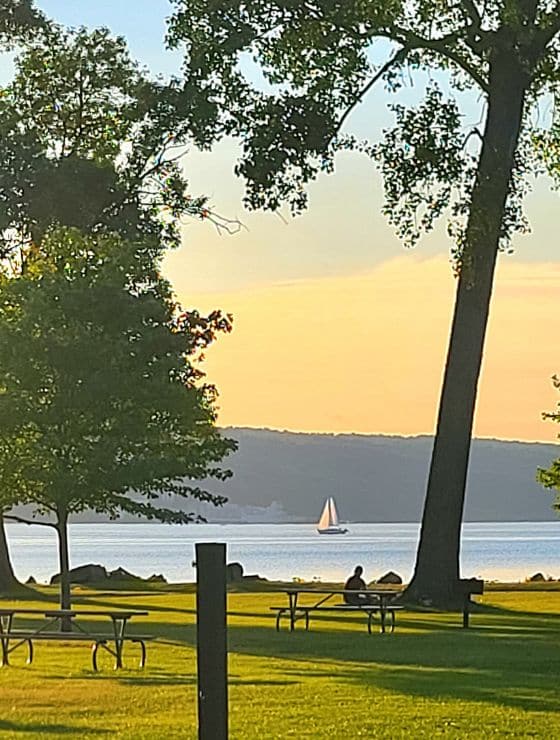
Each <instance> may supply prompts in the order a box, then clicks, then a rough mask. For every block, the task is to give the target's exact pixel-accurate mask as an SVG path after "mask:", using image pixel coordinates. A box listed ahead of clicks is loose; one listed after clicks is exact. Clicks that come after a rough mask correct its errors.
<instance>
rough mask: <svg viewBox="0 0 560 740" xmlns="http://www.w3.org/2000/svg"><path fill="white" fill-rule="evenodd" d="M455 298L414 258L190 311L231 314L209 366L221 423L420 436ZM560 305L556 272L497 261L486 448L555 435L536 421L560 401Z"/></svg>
mask: <svg viewBox="0 0 560 740" xmlns="http://www.w3.org/2000/svg"><path fill="white" fill-rule="evenodd" d="M454 291H455V281H454V278H453V277H452V274H451V269H450V266H449V264H448V261H447V260H446V259H445V258H442V257H438V258H430V259H424V260H423V259H420V258H418V257H417V256H415V255H408V256H405V257H399V258H396V259H393V260H390V261H388V262H385V263H383V264H381V265H380V266H379V267H377V268H376V269H374V270H372V271H370V272H368V273H367V274H359V275H354V276H341V277H332V278H318V279H311V280H298V281H289V282H284V283H276V284H270V285H266V286H261V287H259V288H257V289H254V290H251V291H249V290H244V291H236V292H225V293H212V294H208V293H198V294H192V293H191V294H190V295H189V300H188V301H186V300H185V304H188V305H192V306H197V307H198V308H200V309H203V310H208V309H211V308H214V307H220V308H222V309H224V310H227V311H231V312H232V313H233V314H234V316H235V328H234V331H233V333H232V334H231V335H230V336H227V337H222V338H220V340H219V341H218V342H217V344H216V345H215V347H213V348H211V350H210V351H209V352H208V357H207V363H206V369H207V372H208V376H209V379H210V380H211V381H212V382H215V383H216V384H217V386H218V388H219V390H220V394H221V395H220V407H221V411H220V419H219V421H220V423H221V424H222V425H224V426H226V425H227V426H229V425H246V426H254V427H260V426H267V427H273V428H280V429H295V430H304V431H335V432H336V431H338V432H341V431H354V432H368V433H385V434H420V433H431V432H433V430H434V425H435V418H436V413H437V402H438V397H439V389H440V383H441V377H442V370H443V366H444V361H445V352H446V348H447V338H448V333H449V325H450V318H451V314H452V308H453V298H454ZM179 297H180V298H181V296H179ZM184 298H186V297H184ZM559 298H560V265H557V264H539V263H533V264H521V263H519V262H517V263H513V262H511V261H509V262H508V260H507V258H502V261H501V264H500V266H499V269H498V275H497V283H496V290H495V296H494V301H493V307H492V311H491V318H490V324H489V329H488V336H487V344H486V353H485V358H484V365H483V373H482V378H481V383H480V395H479V404H478V412H477V418H476V428H475V433H476V434H477V435H478V436H486V437H490V436H491V437H500V438H508V439H529V440H536V439H538V440H546V441H551V440H553V439H554V438H555V436H556V433H557V431H560V429H558V430H557V429H556V428H555V425H554V424H551V423H550V422H548V423H544V422H542V421H541V412H542V411H543V410H551V409H552V408H554V406H555V404H556V402H557V398H556V394H555V392H554V390H553V389H552V387H551V384H550V376H551V375H552V374H553V373H554V372H560V350H559V348H558V342H557V341H556V337H557V336H558V334H559V329H560V318H559V312H558V302H559Z"/></svg>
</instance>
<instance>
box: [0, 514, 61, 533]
mask: <svg viewBox="0 0 560 740" xmlns="http://www.w3.org/2000/svg"><path fill="white" fill-rule="evenodd" d="M3 517H4V519H9V520H10V521H12V522H18V523H19V524H28V525H29V526H33V525H37V526H39V527H51V528H52V529H56V524H53V523H52V522H39V521H37V520H35V519H23V517H21V516H16V515H15V514H4V515H3Z"/></svg>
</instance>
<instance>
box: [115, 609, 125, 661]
mask: <svg viewBox="0 0 560 740" xmlns="http://www.w3.org/2000/svg"><path fill="white" fill-rule="evenodd" d="M126 622H127V620H126V618H119V617H113V632H114V633H115V658H116V660H115V669H118V668H122V667H123V663H122V651H123V643H124V640H123V637H124V632H125V629H126Z"/></svg>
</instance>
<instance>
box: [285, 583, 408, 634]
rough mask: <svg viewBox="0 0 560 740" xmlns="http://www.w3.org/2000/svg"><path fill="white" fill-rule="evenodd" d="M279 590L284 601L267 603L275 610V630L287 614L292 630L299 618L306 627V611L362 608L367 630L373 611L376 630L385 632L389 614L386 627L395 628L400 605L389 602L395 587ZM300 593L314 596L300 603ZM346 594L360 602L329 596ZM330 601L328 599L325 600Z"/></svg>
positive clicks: (336, 610)
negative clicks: (286, 598) (305, 602)
mask: <svg viewBox="0 0 560 740" xmlns="http://www.w3.org/2000/svg"><path fill="white" fill-rule="evenodd" d="M281 592H282V593H284V594H286V596H287V597H288V604H286V605H284V606H271V607H270V608H271V609H272V610H273V611H275V612H276V630H277V631H279V630H280V620H281V618H282V617H283V616H287V617H288V618H289V622H290V632H293V631H294V629H295V626H296V622H297V621H298V620H300V619H304V620H305V629H306V630H308V629H309V620H310V615H311V614H313V613H316V612H321V611H331V612H339V613H345V612H356V611H359V612H362V613H364V614H366V615H367V627H368V632H369V633H370V634H371V632H372V629H371V626H372V621H373V618H374V617H375V616H376V615H379V621H380V631H381V632H382V633H385V631H386V627H387V616H389V617H390V628H391V629H390V631H391V632H394V630H395V612H396V611H398V610H399V609H402V606H398V605H395V604H392V603H391V602H392V601H393V599H394V598H395V596H397V594H399V593H400V590H397V589H392V588H391V589H388V588H384V589H369V588H368V589H365V590H362V591H356V590H345V589H343V588H342V589H341V588H298V587H290V588H286V589H282V591H281ZM302 594H308V595H313V596H315V597H316V598H315V599H314V601H313V603H310V604H309V603H307V604H302V603H301V601H299V597H300V596H301V595H302ZM346 595H351V596H354V597H356V596H358V597H359V598H363V603H360V604H348V603H346V602H343V603H339V604H333V603H332V601H331V600H332V599H333V598H335V597H341V598H342V599H343V598H344V596H346ZM328 602H331V603H328Z"/></svg>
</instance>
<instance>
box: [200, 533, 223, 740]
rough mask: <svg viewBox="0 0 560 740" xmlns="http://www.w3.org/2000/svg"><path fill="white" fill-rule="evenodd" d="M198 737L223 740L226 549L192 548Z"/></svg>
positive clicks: (216, 546) (211, 546) (217, 546)
mask: <svg viewBox="0 0 560 740" xmlns="http://www.w3.org/2000/svg"><path fill="white" fill-rule="evenodd" d="M196 583H197V587H196V647H197V668H198V738H199V740H227V737H228V688H227V687H228V680H227V624H226V546H225V545H224V544H218V543H204V544H197V545H196Z"/></svg>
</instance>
